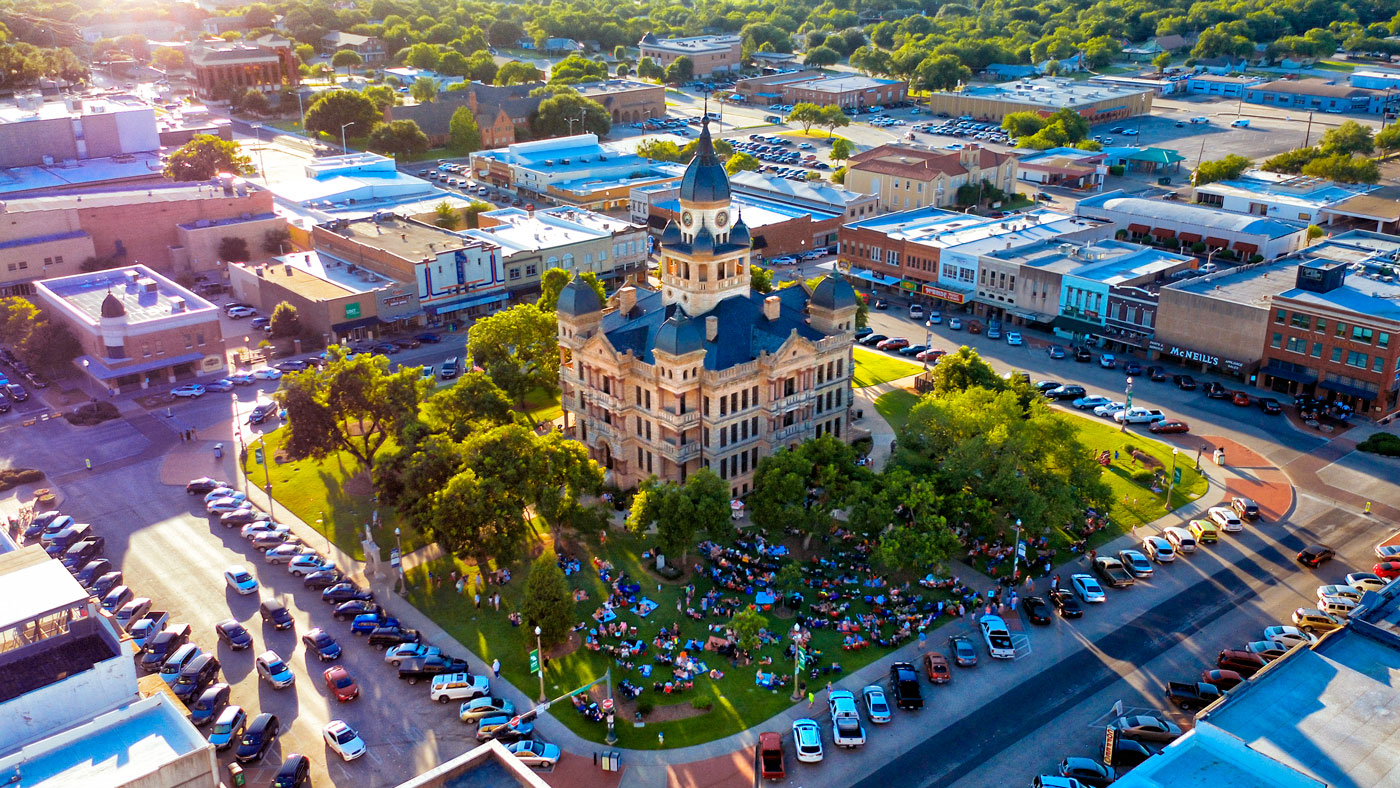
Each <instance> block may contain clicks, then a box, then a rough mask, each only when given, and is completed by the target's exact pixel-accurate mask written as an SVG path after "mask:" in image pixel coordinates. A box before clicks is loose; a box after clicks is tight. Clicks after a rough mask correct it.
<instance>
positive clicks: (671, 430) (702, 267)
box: [558, 123, 856, 497]
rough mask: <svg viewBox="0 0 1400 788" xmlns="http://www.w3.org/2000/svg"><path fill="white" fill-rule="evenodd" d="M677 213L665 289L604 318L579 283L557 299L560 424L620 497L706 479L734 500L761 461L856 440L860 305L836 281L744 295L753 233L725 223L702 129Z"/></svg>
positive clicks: (723, 188)
mask: <svg viewBox="0 0 1400 788" xmlns="http://www.w3.org/2000/svg"><path fill="white" fill-rule="evenodd" d="M680 206H681V214H680V221H673V222H670V223H668V224H667V225H666V229H665V231H664V232H663V233H662V236H661V262H660V270H661V289H660V290H656V291H642V290H638V289H637V288H636V287H632V286H629V287H623V288H621V289H620V290H618V291H617V292H616V293H615V294H614V295H613V297H612V298H611V299H609V301H608V303H607V305H606V306H605V305H604V304H603V303H601V302H600V301H599V300H598V297H597V294H596V293H595V292H594V291H593V290H592V289H591V288H589V287H588V286H587V285H585V284H583V282H582V281H581V280H580V279H578V278H575V279H574V281H573V282H571V283H570V284H569V285H568V286H567V287H566V288H565V289H564V291H563V293H561V295H560V297H559V308H558V316H559V345H560V351H561V353H562V354H563V359H562V361H563V363H562V364H561V367H560V384H561V387H562V389H563V407H564V411H565V414H566V416H565V418H566V420H568V421H569V422H571V433H572V435H573V436H574V437H575V438H576V439H578V440H579V441H582V442H583V443H584V444H585V445H586V446H587V447H588V451H589V454H590V456H591V457H593V459H595V460H597V461H598V462H600V463H602V464H603V465H604V466H605V467H607V468H608V469H609V472H610V474H611V477H612V480H613V482H614V483H616V484H618V485H619V486H621V487H624V488H631V487H635V486H636V485H637V484H638V483H639V482H641V481H642V480H644V479H646V478H647V477H648V476H651V475H655V476H657V477H659V478H661V479H666V480H671V481H683V480H684V479H685V478H686V476H687V475H688V474H690V473H694V472H695V471H697V470H699V469H701V468H710V469H712V470H713V471H714V472H715V473H717V474H718V475H719V476H720V478H722V479H725V480H726V481H727V482H728V483H729V485H730V490H731V494H732V495H734V496H736V497H737V496H741V495H744V494H746V493H748V492H749V491H750V490H751V489H752V486H753V472H754V469H755V468H756V467H757V466H758V461H759V459H760V458H761V457H764V456H767V455H768V454H771V453H772V452H773V451H775V450H777V449H779V448H783V447H789V446H795V445H797V444H798V443H800V442H801V441H804V440H806V439H808V438H813V437H817V436H820V435H827V434H830V435H833V436H836V437H838V438H848V437H849V436H850V424H849V411H850V405H851V373H852V358H851V345H852V342H853V338H854V330H855V313H856V294H855V290H854V289H853V288H852V287H851V286H850V284H849V283H847V282H846V281H845V279H844V278H842V277H841V276H839V275H833V276H829V277H826V278H824V279H823V280H822V281H821V282H820V283H818V285H817V286H816V288H815V289H813V290H812V291H810V292H809V291H808V290H807V289H806V287H805V286H801V287H790V288H784V289H782V290H779V291H777V292H775V293H773V294H768V295H765V294H762V293H757V292H755V291H754V290H753V289H752V287H751V285H750V280H749V258H750V245H751V238H750V235H749V230H748V227H746V226H745V225H744V223H743V221H742V219H739V220H733V219H732V218H731V216H730V210H731V204H730V191H729V179H728V178H727V177H726V176H725V173H724V167H723V165H721V164H720V161H719V158H718V157H717V156H716V155H715V152H714V148H713V147H712V145H711V140H710V130H709V124H708V123H706V124H705V125H704V126H703V127H702V131H701V134H700V140H699V146H698V150H697V152H696V156H695V158H694V160H692V161H691V163H690V165H689V166H688V167H687V168H686V171H685V175H684V177H683V178H682V181H681V192H680Z"/></svg>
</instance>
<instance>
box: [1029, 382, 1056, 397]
mask: <svg viewBox="0 0 1400 788" xmlns="http://www.w3.org/2000/svg"><path fill="white" fill-rule="evenodd" d="M1061 385H1062V384H1061V383H1060V381H1058V380H1037V381H1036V382H1035V385H1034V386H1031V388H1033V389H1035V390H1036V391H1038V392H1040V393H1041V394H1044V393H1046V392H1049V391H1054V390H1055V389H1057V388H1059V387H1060V386H1061Z"/></svg>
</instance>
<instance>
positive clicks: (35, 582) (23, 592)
mask: <svg viewBox="0 0 1400 788" xmlns="http://www.w3.org/2000/svg"><path fill="white" fill-rule="evenodd" d="M41 559H42V560H41ZM0 599H3V600H5V604H4V605H3V606H0V630H4V629H7V628H9V627H11V626H13V625H15V624H19V623H23V622H25V621H30V620H32V619H34V618H38V617H39V616H42V615H44V614H45V613H49V612H52V611H54V610H60V609H63V608H66V607H72V606H74V605H81V604H85V603H86V602H87V599H88V593H87V591H85V590H83V587H82V586H81V585H79V583H78V581H77V580H75V579H73V575H71V574H69V573H68V570H67V569H64V568H63V563H62V562H61V561H54V560H52V559H50V558H49V556H48V554H47V553H45V552H44V551H43V550H42V549H39V548H38V547H37V546H35V547H34V548H33V549H31V550H18V551H15V552H11V553H6V554H5V555H4V556H0Z"/></svg>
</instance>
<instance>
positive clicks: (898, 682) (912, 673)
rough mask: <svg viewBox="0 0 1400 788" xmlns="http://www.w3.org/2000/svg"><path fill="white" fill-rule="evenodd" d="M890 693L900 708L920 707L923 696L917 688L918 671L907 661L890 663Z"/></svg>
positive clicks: (922, 702) (922, 704)
mask: <svg viewBox="0 0 1400 788" xmlns="http://www.w3.org/2000/svg"><path fill="white" fill-rule="evenodd" d="M890 694H891V695H894V704H895V706H897V707H899V708H901V709H922V708H923V707H924V696H923V693H922V692H921V691H920V690H919V672H918V671H916V670H914V666H913V665H911V664H909V663H908V662H896V663H894V664H893V665H890Z"/></svg>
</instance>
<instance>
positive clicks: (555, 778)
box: [539, 744, 627, 788]
mask: <svg viewBox="0 0 1400 788" xmlns="http://www.w3.org/2000/svg"><path fill="white" fill-rule="evenodd" d="M598 748H599V751H600V752H601V751H602V750H603V749H606V748H604V747H603V745H601V744H600V745H598ZM622 768H623V769H624V770H625V769H626V768H627V761H626V759H625V758H624V759H623V762H622ZM539 776H540V778H541V779H543V780H544V781H545V782H547V783H549V784H550V785H551V786H553V787H554V788H617V784H618V783H620V782H622V772H605V771H603V769H602V767H600V766H594V765H593V758H592V756H586V755H573V754H571V753H567V752H566V753H564V754H563V755H562V756H561V757H560V758H559V763H558V764H556V765H555V767H554V770H553V771H551V772H549V773H547V774H546V773H543V772H541V773H539Z"/></svg>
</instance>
